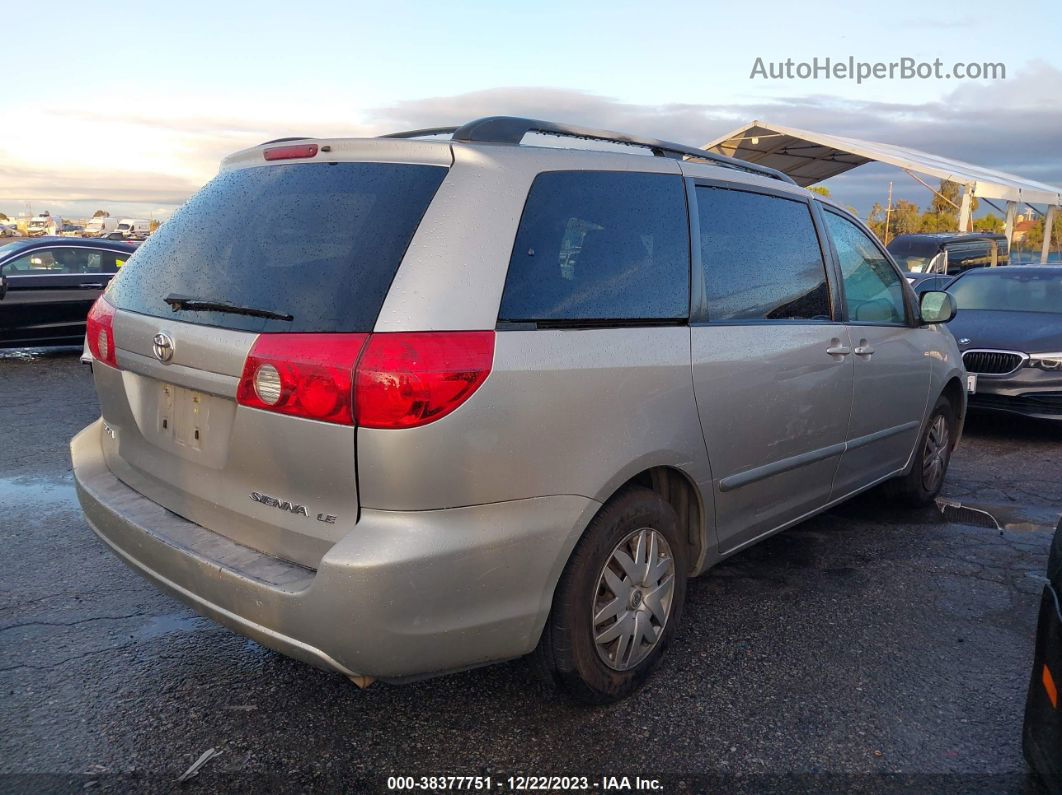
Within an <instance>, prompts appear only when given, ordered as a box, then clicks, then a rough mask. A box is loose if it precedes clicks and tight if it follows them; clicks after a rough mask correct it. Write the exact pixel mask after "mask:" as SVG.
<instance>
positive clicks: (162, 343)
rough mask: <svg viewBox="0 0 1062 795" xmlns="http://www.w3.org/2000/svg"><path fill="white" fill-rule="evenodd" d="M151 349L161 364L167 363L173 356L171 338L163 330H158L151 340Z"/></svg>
mask: <svg viewBox="0 0 1062 795" xmlns="http://www.w3.org/2000/svg"><path fill="white" fill-rule="evenodd" d="M151 350H152V351H154V352H155V358H156V359H158V360H159V361H160V362H162V363H163V364H169V362H170V360H171V359H172V358H173V339H172V338H171V337H170V335H169V334H167V333H166V332H164V331H160V332H159V333H158V334H156V335H155V338H154V339H153V340H152V341H151Z"/></svg>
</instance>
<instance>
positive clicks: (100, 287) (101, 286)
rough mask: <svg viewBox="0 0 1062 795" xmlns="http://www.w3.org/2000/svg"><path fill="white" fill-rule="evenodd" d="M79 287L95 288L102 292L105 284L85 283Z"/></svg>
mask: <svg viewBox="0 0 1062 795" xmlns="http://www.w3.org/2000/svg"><path fill="white" fill-rule="evenodd" d="M78 287H94V288H96V289H97V290H102V289H103V282H85V283H84V284H79V285H78Z"/></svg>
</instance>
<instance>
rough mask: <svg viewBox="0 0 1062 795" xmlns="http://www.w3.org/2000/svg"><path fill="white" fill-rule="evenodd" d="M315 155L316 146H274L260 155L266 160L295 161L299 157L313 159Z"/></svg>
mask: <svg viewBox="0 0 1062 795" xmlns="http://www.w3.org/2000/svg"><path fill="white" fill-rule="evenodd" d="M316 154H317V144H296V145H295V146H274V147H273V148H272V149H266V150H265V151H264V152H263V153H262V155H263V156H264V157H265V159H266V160H296V159H298V158H300V157H313V156H314V155H316Z"/></svg>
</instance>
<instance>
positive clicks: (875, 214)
mask: <svg viewBox="0 0 1062 795" xmlns="http://www.w3.org/2000/svg"><path fill="white" fill-rule="evenodd" d="M867 226H869V227H870V231H871V232H873V233H874V234H875V235H876V236H877V237H878V239H879V240H883V239H884V238H885V208H884V207H882V206H881V204H880V203H879V202H874V206H873V207H871V208H870V215H868V216H867Z"/></svg>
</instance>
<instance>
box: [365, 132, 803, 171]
mask: <svg viewBox="0 0 1062 795" xmlns="http://www.w3.org/2000/svg"><path fill="white" fill-rule="evenodd" d="M531 132H537V133H544V134H546V135H559V136H565V137H569V138H584V139H586V140H590V141H607V142H609V143H615V144H626V145H628V146H643V147H646V148H647V149H649V150H650V151H651V152H652V153H653V154H654V155H656V156H657V157H671V158H675V159H676V160H682V159H690V160H706V161H709V162H711V163H713V164H715V165H720V166H724V167H726V168H733V169H737V170H738V171H746V172H748V173H750V174H759V175H760V176H765V177H771V178H772V179H777V180H781V181H782V182H788V183H790V184H792V185H796V181H795V180H794V179H793V178H792V177H790V176H789V175H788V174H784V173H782V172H781V171H778V170H777V169H773V168H768V167H767V166H760V165H757V164H756V163H750V162H749V161H747V160H738V159H737V158H734V157H727V156H726V155H718V154H716V153H715V152H708V151H706V150H704V149H697V148H696V147H693V146H684V145H683V144H676V143H672V142H670V141H661V140H658V139H656V138H642V137H640V136H635V135H627V134H626V133H618V132H612V131H611V130H595V129H592V128H590V127H577V126H575V125H573V124H557V123H556V122H552V121H542V120H541V119H525V118H521V117H519V116H485V117H484V118H482V119H475V120H474V121H470V122H468V123H467V124H464V125H462V126H460V127H432V128H428V129H425V130H410V131H409V132H398V133H391V134H390V135H384V136H381V137H383V138H415V137H418V136H422V135H444V134H451V135H452V136H453V138H452V140H454V141H460V142H462V143H494V144H519V143H520V142H521V141H522V140H523V138H524V136H525V135H527V133H531Z"/></svg>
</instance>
